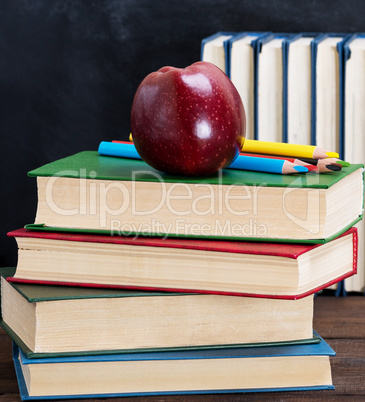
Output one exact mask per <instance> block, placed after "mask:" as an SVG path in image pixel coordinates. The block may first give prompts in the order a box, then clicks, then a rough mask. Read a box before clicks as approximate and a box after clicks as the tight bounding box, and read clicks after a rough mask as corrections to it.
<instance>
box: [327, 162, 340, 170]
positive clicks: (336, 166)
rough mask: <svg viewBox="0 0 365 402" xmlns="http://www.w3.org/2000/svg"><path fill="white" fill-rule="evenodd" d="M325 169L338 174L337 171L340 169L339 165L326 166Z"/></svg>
mask: <svg viewBox="0 0 365 402" xmlns="http://www.w3.org/2000/svg"><path fill="white" fill-rule="evenodd" d="M326 168H327V169H329V170H332V171H333V172H338V171H339V170H341V169H342V167H341V166H340V165H332V164H331V165H326Z"/></svg>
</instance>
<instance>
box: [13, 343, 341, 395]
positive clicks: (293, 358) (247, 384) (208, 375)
mask: <svg viewBox="0 0 365 402" xmlns="http://www.w3.org/2000/svg"><path fill="white" fill-rule="evenodd" d="M334 355H335V352H334V351H333V349H332V348H331V347H330V346H329V345H328V344H327V343H326V342H325V341H324V340H323V339H322V340H321V342H319V343H316V344H310V345H295V346H272V347H270V346H268V347H261V348H233V349H232V348H229V349H208V350H195V351H181V352H177V351H172V352H149V353H148V352H147V353H132V354H121V355H101V356H78V357H64V358H44V359H28V358H27V357H26V356H25V355H24V354H23V353H22V352H21V351H20V350H19V349H18V347H17V346H15V345H14V348H13V358H14V363H15V370H16V375H17V379H18V382H19V389H20V394H21V397H22V399H23V400H29V399H38V398H49V399H59V398H85V397H90V398H91V397H117V396H148V395H169V394H183V395H184V394H185V395H189V394H210V393H236V392H259V391H261V392H272V391H294V390H298V391H299V390H300V391H303V390H319V389H333V388H334V387H333V385H332V376H331V366H330V356H334Z"/></svg>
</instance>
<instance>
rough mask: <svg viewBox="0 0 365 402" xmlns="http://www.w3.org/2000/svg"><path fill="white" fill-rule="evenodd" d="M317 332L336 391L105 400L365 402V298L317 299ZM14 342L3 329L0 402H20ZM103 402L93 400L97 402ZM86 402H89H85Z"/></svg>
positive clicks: (315, 320)
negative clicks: (329, 354)
mask: <svg viewBox="0 0 365 402" xmlns="http://www.w3.org/2000/svg"><path fill="white" fill-rule="evenodd" d="M313 326H314V329H315V330H316V331H317V332H318V333H319V334H320V335H321V336H322V337H323V338H324V339H325V340H326V341H327V342H328V343H329V345H330V346H331V347H332V348H333V349H334V350H335V351H336V353H337V355H336V356H335V357H331V367H332V378H333V384H334V385H335V390H324V391H307V392H275V393H255V394H251V393H250V394H242V393H241V394H224V395H222V394H219V395H218V394H217V395H189V396H188V397H187V396H186V395H185V396H153V397H133V398H131V397H128V398H109V399H108V398H107V399H102V400H103V401H105V400H110V401H116V400H122V401H124V402H142V401H146V402H157V401H158V402H182V401H186V400H189V401H192V402H202V401H212V402H218V401H219V402H221V401H266V400H270V401H273V400H275V401H307V400H308V401H309V400H310V401H334V400H335V401H336V400H337V401H343V400H351V401H365V297H364V296H348V297H334V296H324V295H320V296H317V297H316V298H315V304H314V325H313ZM19 400H20V397H19V392H18V385H17V382H16V377H15V371H14V366H13V361H12V357H11V339H10V338H9V337H8V336H7V335H6V334H5V332H4V331H3V330H2V329H0V402H10V401H11V402H13V401H19ZM97 400H100V401H101V399H93V401H97ZM83 401H90V400H89V399H83Z"/></svg>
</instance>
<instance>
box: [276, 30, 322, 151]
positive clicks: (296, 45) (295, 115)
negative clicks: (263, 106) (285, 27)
mask: <svg viewBox="0 0 365 402" xmlns="http://www.w3.org/2000/svg"><path fill="white" fill-rule="evenodd" d="M315 36H316V35H315V34H300V35H298V36H294V37H292V38H291V39H289V40H287V41H286V47H287V49H286V64H287V66H286V74H287V76H286V92H285V94H284V124H283V125H284V127H283V128H284V134H283V139H284V141H285V142H288V143H290V144H304V145H310V144H311V141H312V136H311V128H312V126H311V112H312V110H311V101H312V94H311V90H312V84H311V83H312V56H311V52H312V50H311V49H312V41H313V39H314V37H315Z"/></svg>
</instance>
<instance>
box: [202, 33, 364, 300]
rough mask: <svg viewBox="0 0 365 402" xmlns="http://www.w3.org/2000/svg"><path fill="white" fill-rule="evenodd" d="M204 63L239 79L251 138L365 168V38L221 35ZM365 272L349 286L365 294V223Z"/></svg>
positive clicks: (208, 43) (206, 49) (205, 47)
mask: <svg viewBox="0 0 365 402" xmlns="http://www.w3.org/2000/svg"><path fill="white" fill-rule="evenodd" d="M201 59H202V60H204V61H210V62H212V63H214V64H216V65H217V66H218V67H220V68H221V69H222V70H223V71H224V72H226V74H227V75H228V76H229V77H230V78H231V80H232V82H233V84H234V85H235V86H236V88H237V90H238V92H239V93H240V95H241V98H242V101H243V104H244V106H245V109H246V119H247V130H246V132H247V135H246V136H247V138H248V139H255V140H260V141H277V142H289V143H291V144H307V145H310V144H311V145H317V146H319V147H323V148H325V149H331V150H332V151H336V152H338V153H339V155H340V158H342V159H345V160H349V161H351V162H352V163H362V164H364V163H365V158H364V155H365V142H364V139H363V133H364V131H365V115H364V107H365V73H364V71H365V62H364V60H365V34H361V33H356V34H345V33H273V32H217V33H216V34H214V35H211V36H209V37H207V38H205V39H203V40H202V47H201ZM357 228H358V230H359V243H360V244H361V247H359V272H358V275H356V276H355V277H351V278H349V279H347V280H346V281H345V286H346V289H347V290H349V291H357V292H365V251H364V250H365V247H364V245H365V223H364V221H363V222H361V224H359V225H357Z"/></svg>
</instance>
